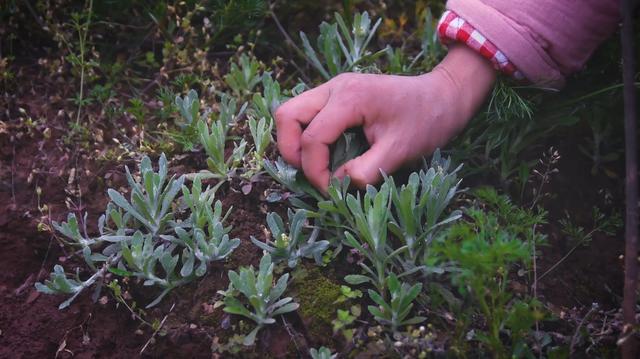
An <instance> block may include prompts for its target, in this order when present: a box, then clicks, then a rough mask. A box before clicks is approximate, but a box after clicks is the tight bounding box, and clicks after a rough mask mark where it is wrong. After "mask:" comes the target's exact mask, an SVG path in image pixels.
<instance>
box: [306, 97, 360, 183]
mask: <svg viewBox="0 0 640 359" xmlns="http://www.w3.org/2000/svg"><path fill="white" fill-rule="evenodd" d="M362 122H363V118H362V115H361V114H359V113H358V111H357V110H356V109H355V108H354V107H353V106H349V105H347V104H346V103H344V102H342V101H340V100H335V99H331V100H329V103H328V104H327V105H326V106H325V107H324V108H323V109H322V110H321V111H320V112H319V113H318V114H317V115H316V117H315V118H314V119H313V122H311V123H310V124H309V127H307V129H306V130H305V131H304V132H303V133H302V138H301V148H302V150H301V153H300V158H301V161H302V170H303V171H304V173H305V175H306V177H307V179H308V180H309V182H311V184H312V185H314V186H315V187H316V188H319V189H321V190H323V191H326V189H327V187H328V186H329V179H330V177H331V173H330V171H329V146H330V145H331V144H333V143H334V142H336V140H337V139H338V137H340V135H342V133H344V131H346V130H347V129H348V128H350V127H355V126H359V125H361V124H362Z"/></svg>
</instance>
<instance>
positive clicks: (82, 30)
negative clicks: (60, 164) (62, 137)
mask: <svg viewBox="0 0 640 359" xmlns="http://www.w3.org/2000/svg"><path fill="white" fill-rule="evenodd" d="M92 13H93V0H89V14H88V15H87V21H86V22H84V24H76V29H77V31H78V40H79V46H80V95H79V96H78V113H77V115H76V128H78V126H79V125H80V114H81V113H82V102H83V100H84V74H85V69H86V67H87V64H86V63H85V61H84V54H85V52H86V50H87V49H86V42H87V33H88V32H89V25H90V24H91V14H92Z"/></svg>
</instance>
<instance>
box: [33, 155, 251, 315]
mask: <svg viewBox="0 0 640 359" xmlns="http://www.w3.org/2000/svg"><path fill="white" fill-rule="evenodd" d="M127 178H128V181H129V185H130V188H131V192H130V199H126V198H125V196H124V195H122V194H121V193H119V192H117V191H115V190H113V189H109V190H108V193H109V197H110V199H111V202H109V203H108V204H107V209H106V211H105V214H104V215H102V216H101V217H100V218H99V220H98V232H99V236H97V237H93V238H92V237H90V236H88V235H87V230H86V228H84V226H83V228H82V232H81V228H80V225H79V222H78V219H77V218H76V216H75V214H69V216H68V217H67V222H63V223H57V222H54V223H53V227H54V228H55V229H56V231H58V232H59V233H61V234H62V235H63V236H64V237H66V238H65V239H64V242H65V243H66V244H68V245H70V246H72V247H75V248H78V249H79V252H80V253H81V254H82V257H83V259H84V261H85V263H86V264H87V266H88V267H89V269H90V270H91V272H92V275H91V276H90V277H89V278H88V279H86V280H82V279H81V278H80V275H79V269H76V274H75V277H67V275H66V274H65V272H64V269H63V268H62V267H61V266H56V267H54V272H53V273H51V277H50V279H48V280H46V281H45V282H44V283H36V289H38V290H39V291H41V292H44V293H49V294H54V293H60V294H71V297H70V298H69V299H67V300H66V301H64V302H63V303H62V304H61V305H60V309H62V308H65V307H67V306H68V305H69V304H70V303H71V302H72V301H73V300H74V299H75V298H76V297H77V296H78V295H79V294H80V293H81V292H82V291H83V290H84V289H86V288H89V287H91V286H92V285H94V284H95V283H99V282H101V281H103V280H104V276H105V275H106V274H107V272H111V273H113V274H115V275H118V276H124V277H132V278H136V279H138V280H139V281H141V282H142V283H143V285H144V286H154V287H158V288H161V289H162V292H161V293H160V294H159V295H158V296H157V297H156V299H155V300H154V301H152V302H151V303H150V304H149V305H148V307H151V306H154V305H156V304H157V303H159V302H160V300H162V298H163V297H164V296H165V295H166V294H167V293H169V292H170V291H171V290H172V289H173V288H175V287H177V286H180V285H183V284H186V283H188V282H191V281H193V280H194V279H196V278H198V277H201V276H203V275H204V274H205V273H206V271H207V266H208V264H209V263H210V262H212V261H217V260H223V259H224V258H226V257H227V256H228V255H229V254H231V252H232V251H233V250H234V249H235V248H236V247H237V246H238V245H239V243H240V241H239V240H238V239H229V236H228V232H229V231H230V228H224V227H223V225H222V221H224V219H226V216H227V215H228V212H227V213H226V214H225V215H224V216H223V213H222V204H221V202H220V201H216V202H215V204H213V203H214V197H213V194H214V190H212V189H210V188H208V187H207V189H206V190H205V191H202V186H201V183H200V179H199V178H196V180H195V181H194V185H193V186H192V187H191V189H189V188H188V187H187V186H185V185H184V184H183V182H184V176H181V177H179V178H177V179H176V178H175V176H172V177H168V175H167V159H166V157H165V156H164V154H163V155H162V156H161V157H160V160H159V161H158V171H157V172H155V171H154V170H153V168H152V165H151V160H150V159H149V158H148V157H146V156H145V157H144V158H143V159H142V161H141V163H140V176H139V177H138V176H136V177H134V176H133V175H131V173H130V172H129V170H128V168H127ZM137 178H139V179H137ZM180 189H182V194H183V196H182V198H179V197H178V196H177V195H178V193H179V192H180ZM180 203H183V204H184V206H183V209H182V210H181V209H180ZM84 225H85V226H86V215H85V217H84Z"/></svg>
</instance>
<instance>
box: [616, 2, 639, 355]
mask: <svg viewBox="0 0 640 359" xmlns="http://www.w3.org/2000/svg"><path fill="white" fill-rule="evenodd" d="M633 9H634V1H633V0H621V1H620V12H621V14H622V19H623V27H622V35H621V37H622V59H623V61H622V62H623V80H624V128H625V131H624V132H625V165H626V172H627V173H626V180H625V192H626V193H625V196H626V219H625V222H626V223H625V257H624V262H625V263H624V266H625V278H624V299H623V302H622V313H623V320H624V327H623V330H622V333H621V337H623V338H625V339H626V340H623V341H622V357H623V358H625V359H631V358H635V357H636V352H637V340H636V338H635V330H636V328H635V326H636V324H637V323H636V304H637V288H638V162H637V150H638V148H637V143H636V141H637V138H636V126H637V125H636V119H637V113H636V88H635V86H634V76H635V53H634V38H635V34H634V24H633Z"/></svg>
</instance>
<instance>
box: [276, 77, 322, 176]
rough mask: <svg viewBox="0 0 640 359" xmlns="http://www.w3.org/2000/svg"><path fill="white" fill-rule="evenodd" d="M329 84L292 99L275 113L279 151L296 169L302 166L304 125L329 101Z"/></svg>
mask: <svg viewBox="0 0 640 359" xmlns="http://www.w3.org/2000/svg"><path fill="white" fill-rule="evenodd" d="M329 94H330V91H329V87H328V86H327V84H323V85H320V86H318V87H316V88H314V89H311V90H309V91H306V92H303V93H302V94H300V95H298V96H296V97H294V98H292V99H290V100H289V101H287V102H285V103H284V104H282V105H281V106H280V107H278V109H277V110H276V113H275V120H276V128H277V137H278V150H280V153H281V154H282V157H283V158H284V159H285V161H287V162H289V163H290V164H292V165H293V166H295V167H298V168H299V167H300V166H301V163H300V162H301V160H300V137H301V135H302V127H303V125H307V124H308V123H309V122H311V120H313V118H314V117H315V116H316V115H317V114H318V112H320V110H321V109H322V108H323V107H324V106H325V105H326V103H327V101H328V100H329Z"/></svg>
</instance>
